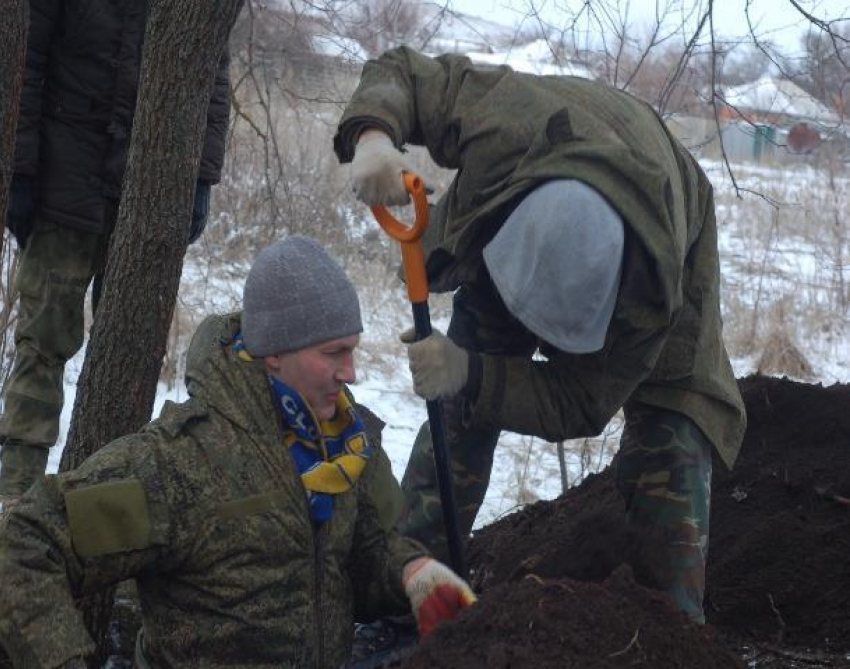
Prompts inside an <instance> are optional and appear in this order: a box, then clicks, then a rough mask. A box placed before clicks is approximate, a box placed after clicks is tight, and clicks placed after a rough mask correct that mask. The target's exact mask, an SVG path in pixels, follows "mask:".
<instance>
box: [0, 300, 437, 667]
mask: <svg viewBox="0 0 850 669" xmlns="http://www.w3.org/2000/svg"><path fill="white" fill-rule="evenodd" d="M238 327H239V325H238V318H236V317H212V318H210V319H207V321H205V322H204V323H203V324H202V325H201V327H200V328H199V330H198V333H196V335H195V337H194V339H193V341H192V346H191V347H190V352H189V361H188V370H187V381H188V387H189V392H190V396H191V398H190V399H189V400H188V401H186V402H184V403H182V404H179V405H175V404H168V405H166V407H165V408H164V409H163V411H162V414H161V416H160V418H159V419H157V420H156V421H154V422H152V423H151V424H149V425H148V426H147V427H145V428H144V429H143V430H141V431H140V432H138V433H136V434H133V435H130V436H127V437H123V438H121V439H118V440H116V441H115V442H112V443H111V444H109V445H107V446H106V447H104V448H103V449H101V450H100V451H98V452H97V453H96V454H95V455H93V456H92V457H91V458H89V459H87V460H86V461H85V462H84V463H83V465H82V466H81V467H80V468H79V469H77V470H75V471H72V472H68V473H65V474H62V475H59V476H48V477H45V478H44V480H43V481H42V482H40V483H38V484H37V485H36V486H35V487H34V488H33V489H31V490H30V492H29V493H28V494H27V495H25V496H24V497H23V498H22V500H21V503H20V505H19V506H18V507H17V508H16V509H15V510H14V511H13V512H12V513H11V514H10V516H9V518H8V524H7V527H6V530H5V532H4V533H3V534H2V536H0V583H2V597H0V643H2V645H3V646H4V647H5V648H6V650H7V652H8V653H9V655H10V656H11V657H12V659H13V661H14V662H15V666H18V667H26V669H36V668H41V667H44V668H48V667H57V666H60V665H61V664H62V663H63V662H64V661H65V660H67V659H69V658H71V657H74V656H78V655H81V654H85V653H88V652H90V651H91V650H92V648H93V646H92V641H91V639H90V637H89V635H88V634H87V632H86V629H85V627H84V626H83V621H82V618H81V616H80V614H79V613H78V611H77V610H76V609H75V607H74V600H75V598H77V597H79V596H80V595H82V594H86V593H91V592H94V591H97V590H99V589H102V588H104V587H105V586H107V585H109V584H113V583H116V582H118V581H121V580H123V579H128V578H135V579H136V582H137V584H138V589H139V595H140V599H141V605H142V613H143V623H144V646H145V654H146V656H147V658H148V660H149V662H150V664H151V666H152V667H154V668H155V669H159V668H161V667H162V668H164V667H168V668H172V667H204V668H215V667H225V666H226V667H252V668H258V667H269V668H271V667H299V668H301V667H321V668H324V667H339V666H340V665H341V664H342V663H343V662H344V661H345V660H346V659H347V657H348V654H349V652H350V647H351V641H352V635H353V623H354V619H355V615H357V616H358V618H357V619H359V620H363V619H367V618H370V617H372V616H374V615H377V614H389V613H404V612H405V611H408V610H409V605H408V603H407V599H406V597H405V595H404V591H403V589H402V587H401V570H402V567H403V565H404V564H405V563H406V562H408V561H409V560H411V559H413V558H415V557H417V556H419V555H422V554H424V550H423V549H422V548H421V546H420V545H419V544H417V543H415V542H414V541H412V540H409V539H405V538H402V537H401V536H400V535H398V534H397V533H396V532H395V531H394V530H389V529H386V527H387V526H388V525H392V523H393V521H394V518H392V517H391V516H392V515H393V513H394V511H390V512H389V514H384V515H385V516H386V515H388V516H390V517H383V516H382V513H383V512H382V509H381V508H380V507H382V506H383V504H382V501H381V500H382V497H383V496H384V495H385V494H386V492H387V491H386V490H378V491H376V490H373V489H374V488H376V487H377V486H378V483H379V482H381V481H383V482H386V481H387V475H388V474H391V473H390V472H389V461H388V460H387V458H386V454H384V453H383V451H381V450H380V448H378V453H377V454H376V455H375V456H373V458H372V459H371V460H370V462H369V465H367V468H366V470H365V472H364V474H363V475H362V476H361V478H360V479H359V481H358V483H357V484H356V485H355V487H354V488H353V489H352V490H351V491H349V492H347V493H344V494H341V495H337V496H336V498H335V511H334V515H333V518H332V519H331V520H330V521H328V522H327V523H325V524H324V525H323V526H321V528H320V529H316V527H315V526H314V524H313V522H312V521H311V519H310V514H309V509H308V502H307V497H306V494H305V491H304V488H303V486H302V484H301V479H300V476H299V473H298V471H297V470H296V468H295V464H294V462H293V460H292V458H291V456H290V455H289V453H288V451H287V450H286V449H285V448H283V447H282V445H281V433H280V427H279V419H278V416H277V411H276V409H275V406H274V404H273V400H272V396H271V393H270V389H269V384H268V383H267V381H266V378H265V373H264V370H263V368H262V366H261V363H259V362H255V363H246V362H243V361H241V360H238V359H237V358H236V357H235V356H234V355H233V354H232V353H231V351H230V346H229V344H230V341H231V339H232V336H233V334H235V333H236V332H238ZM390 478H391V476H390ZM395 485H396V486H397V485H398V484H397V483H396V484H395Z"/></svg>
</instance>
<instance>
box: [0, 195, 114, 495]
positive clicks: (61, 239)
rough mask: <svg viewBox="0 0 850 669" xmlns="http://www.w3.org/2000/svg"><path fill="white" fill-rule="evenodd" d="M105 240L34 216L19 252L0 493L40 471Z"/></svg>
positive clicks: (21, 488) (15, 489) (12, 491)
mask: <svg viewBox="0 0 850 669" xmlns="http://www.w3.org/2000/svg"><path fill="white" fill-rule="evenodd" d="M109 209H113V208H112V207H110V208H109ZM110 215H111V216H113V220H114V215H115V211H114V210H113V211H111V212H110ZM108 242H109V237H108V236H106V235H100V234H96V233H91V232H84V231H81V230H74V229H71V228H67V227H65V226H62V225H59V224H57V223H53V222H50V221H46V220H43V219H37V220H36V222H35V225H34V228H33V232H32V234H31V235H30V237H29V240H28V241H27V245H26V248H25V249H24V251H23V253H22V254H21V259H20V264H19V266H18V271H17V276H16V287H17V289H18V291H19V293H20V302H19V309H18V323H17V328H16V330H15V347H16V349H15V363H14V366H13V368H12V373H11V375H10V377H9V379H8V381H7V383H6V388H5V402H4V406H3V416H2V418H0V443H2V451H0V464H2V469H0V495H3V496H8V497H15V496H19V495H21V494H23V493H24V492H25V491H26V490H27V489H28V488H29V487H30V486H31V485H32V484H33V483H34V482H35V481H36V480H37V479H38V478H39V477H40V476H42V475H43V474H44V469H45V466H46V464H47V456H48V451H49V449H50V447H51V446H53V445H54V444H55V443H56V439H57V437H58V436H59V419H60V416H61V414H62V406H63V403H64V386H63V380H64V375H65V364H66V363H67V362H68V360H69V359H70V358H72V357H73V356H74V354H76V353H77V351H79V350H80V347H81V346H82V345H83V338H84V325H85V317H84V316H85V314H84V308H85V298H86V291H87V290H88V287H89V284H90V283H91V282H92V279H95V280H96V290H95V291H94V294H93V300H92V303H93V310H94V308H95V305H96V301H97V295H98V294H99V286H100V277H102V275H103V270H104V268H105V262H106V254H107V249H108Z"/></svg>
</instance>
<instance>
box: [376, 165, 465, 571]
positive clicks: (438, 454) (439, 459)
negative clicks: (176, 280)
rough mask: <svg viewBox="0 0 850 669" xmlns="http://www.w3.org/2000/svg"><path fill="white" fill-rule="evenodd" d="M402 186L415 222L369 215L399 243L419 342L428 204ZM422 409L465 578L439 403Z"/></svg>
mask: <svg viewBox="0 0 850 669" xmlns="http://www.w3.org/2000/svg"><path fill="white" fill-rule="evenodd" d="M404 187H405V188H406V189H407V192H408V193H410V195H411V196H412V197H413V206H414V208H415V211H416V222H415V223H414V224H413V227H407V226H406V225H404V224H402V223H400V222H399V221H398V220H396V218H394V217H393V215H392V214H390V212H389V211H388V210H387V208H386V207H384V206H381V205H378V206H375V207H372V213H373V214H374V215H375V218H376V219H377V221H378V223H379V224H380V226H381V227H382V228H383V229H384V231H385V232H386V233H387V234H389V236H390V237H392V238H393V239H395V240H396V241H398V242H400V243H401V257H402V262H403V264H404V280H405V283H406V284H407V295H408V297H409V298H410V303H411V306H412V308H413V326H414V329H415V331H416V338H417V339H418V340H421V339H424V338H425V337H427V336H428V335H430V334H431V315H430V312H429V311H428V277H427V275H426V273H425V255H424V253H423V251H422V235H423V234H424V233H425V228H427V227H428V202H427V200H426V199H425V184H424V183H423V181H422V179H421V178H420V177H419V176H417V175H416V174H413V173H411V172H405V173H404ZM426 407H427V409H428V424H429V427H430V430H431V444H432V446H433V450H434V468H435V469H436V473H437V487H438V489H439V492H440V505H441V506H442V507H443V523H444V524H445V527H446V540H447V542H448V547H449V561H450V563H451V567H452V569H454V571H455V573H456V574H458V575H459V576H460V577H461V578H464V579H465V578H466V566H465V565H464V561H463V548H462V544H461V539H460V529H459V528H458V522H457V507H456V506H455V493H454V485H453V484H452V474H451V469H450V467H449V447H448V444H447V442H446V422H445V418H444V416H443V404H442V402H441V401H440V400H428V401H427V402H426Z"/></svg>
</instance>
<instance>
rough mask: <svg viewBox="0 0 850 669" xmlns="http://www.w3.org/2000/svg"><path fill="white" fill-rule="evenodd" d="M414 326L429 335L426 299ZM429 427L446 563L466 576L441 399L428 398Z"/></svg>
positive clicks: (415, 315)
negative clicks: (447, 556)
mask: <svg viewBox="0 0 850 669" xmlns="http://www.w3.org/2000/svg"><path fill="white" fill-rule="evenodd" d="M412 306H413V325H414V328H415V330H416V335H417V339H424V338H425V337H427V336H428V335H430V334H431V315H430V312H429V310H428V302H414V303H413V304H412ZM425 408H426V409H427V411H428V427H429V429H430V431H431V445H432V447H433V451H434V469H435V471H436V474H437V489H438V491H439V493H440V506H441V507H442V509H443V524H444V525H445V528H446V543H447V544H448V548H449V563H450V564H451V567H452V569H454V571H455V573H456V574H458V575H459V576H460V577H461V578H464V579H465V578H466V577H467V574H466V564H465V563H464V559H463V544H462V543H461V534H460V527H459V525H458V520H457V504H456V503H455V489H454V484H453V483H452V470H451V464H450V463H451V457H450V455H451V454H450V452H449V444H448V441H447V440H446V419H445V416H444V415H443V403H442V402H441V401H440V400H428V401H427V402H426V403H425Z"/></svg>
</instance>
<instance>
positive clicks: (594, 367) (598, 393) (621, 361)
mask: <svg viewBox="0 0 850 669" xmlns="http://www.w3.org/2000/svg"><path fill="white" fill-rule="evenodd" d="M664 341H665V337H664V335H663V333H649V332H645V331H637V330H636V331H633V332H632V333H630V334H628V335H625V334H624V335H622V336H621V337H615V338H613V340H611V339H609V341H608V342H606V345H605V347H604V348H603V349H602V351H600V352H599V353H593V354H588V355H571V354H567V353H561V352H557V351H553V352H551V356H550V357H549V359H548V360H532V359H530V358H525V357H504V356H498V355H487V354H481V360H482V375H481V385H480V389H479V392H478V395H477V397H476V398H475V399H474V400H473V401H471V402H467V403H466V406H465V407H464V411H463V413H464V416H463V420H464V423H465V424H467V425H468V426H469V427H474V428H480V429H501V430H510V431H511V432H517V433H519V434H530V435H534V436H536V437H540V438H541V439H546V440H547V441H551V442H557V441H562V440H564V439H577V438H580V437H589V436H594V435H597V434H599V433H600V432H602V430H603V429H604V428H605V426H606V425H607V424H608V421H609V420H611V418H612V417H613V416H614V415H615V414H616V413H617V411H618V410H619V409H620V408H621V407H622V406H623V405H624V404H625V403H626V401H627V400H628V399H629V397H631V395H632V394H633V393H634V392H635V389H636V388H637V387H638V385H639V384H640V383H641V382H642V381H643V380H645V379H646V378H647V377H648V376H649V374H650V373H651V371H652V368H653V365H654V363H655V361H656V360H657V358H658V355H659V352H660V351H661V348H662V347H663V345H664ZM620 348H628V349H629V352H630V354H629V355H622V354H619V355H616V357H614V355H613V354H612V349H620ZM612 358H613V359H616V360H617V364H616V365H613V364H612Z"/></svg>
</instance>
